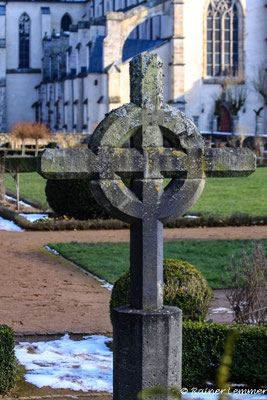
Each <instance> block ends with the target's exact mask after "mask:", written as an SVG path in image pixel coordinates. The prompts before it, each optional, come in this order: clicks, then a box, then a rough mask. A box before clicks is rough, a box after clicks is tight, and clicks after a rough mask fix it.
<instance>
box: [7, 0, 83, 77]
mask: <svg viewBox="0 0 267 400" xmlns="http://www.w3.org/2000/svg"><path fill="white" fill-rule="evenodd" d="M48 6H49V8H50V11H51V29H52V30H53V29H55V30H56V32H59V31H60V22H61V18H62V16H63V15H64V14H65V13H66V12H68V13H70V15H71V17H72V21H73V23H77V22H78V21H79V20H80V19H82V16H83V15H84V11H85V5H84V4H81V3H54V4H53V3H46V2H44V3H39V2H38V3H32V2H8V3H7V5H6V37H7V51H8V52H7V68H8V69H11V68H18V58H19V55H18V52H19V46H18V45H19V43H18V38H19V32H18V21H19V17H20V16H21V14H22V13H23V12H26V13H27V14H28V15H29V17H30V19H31V36H30V67H31V68H41V58H42V24H41V7H48ZM50 33H51V32H48V34H50Z"/></svg>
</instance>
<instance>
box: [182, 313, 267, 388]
mask: <svg viewBox="0 0 267 400" xmlns="http://www.w3.org/2000/svg"><path fill="white" fill-rule="evenodd" d="M233 330H234V331H236V332H237V341H236V344H235V347H234V357H233V361H232V368H231V382H233V383H237V384H245V385H247V386H248V387H249V388H259V387H266V385H267V327H266V326H259V327H254V326H248V325H224V324H215V323H212V322H204V323H202V322H192V321H184V323H183V369H182V374H183V378H182V382H183V383H182V385H183V387H186V388H188V389H190V388H193V387H198V388H201V387H206V382H207V381H210V382H212V383H216V376H217V372H218V368H219V365H220V362H221V358H222V355H223V353H224V349H225V344H226V340H227V338H228V336H229V334H230V333H231V332H232V331H233Z"/></svg>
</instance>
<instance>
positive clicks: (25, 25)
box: [19, 13, 31, 68]
mask: <svg viewBox="0 0 267 400" xmlns="http://www.w3.org/2000/svg"><path fill="white" fill-rule="evenodd" d="M30 30H31V20H30V17H29V16H28V14H26V13H23V14H22V15H21V16H20V18H19V68H29V67H30Z"/></svg>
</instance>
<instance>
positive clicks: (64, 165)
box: [37, 149, 96, 179]
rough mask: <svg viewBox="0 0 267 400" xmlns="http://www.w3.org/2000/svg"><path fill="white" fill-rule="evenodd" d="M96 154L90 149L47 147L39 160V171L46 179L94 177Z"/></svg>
mask: <svg viewBox="0 0 267 400" xmlns="http://www.w3.org/2000/svg"><path fill="white" fill-rule="evenodd" d="M95 158H96V157H95V154H94V153H93V152H92V151H90V150H88V149H59V150H54V149H46V150H44V151H43V152H42V153H41V154H40V155H39V156H38V160H37V172H38V173H39V174H40V175H42V176H43V177H44V178H46V179H93V178H94V175H95V171H94V167H93V166H94V165H95Z"/></svg>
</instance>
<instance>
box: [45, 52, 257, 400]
mask: <svg viewBox="0 0 267 400" xmlns="http://www.w3.org/2000/svg"><path fill="white" fill-rule="evenodd" d="M130 76H131V103H130V104H127V105H125V106H122V107H120V108H118V109H116V110H113V111H111V113H110V114H108V115H107V116H106V118H105V119H104V120H103V121H102V122H101V123H100V124H99V125H98V127H97V128H96V130H95V132H94V133H93V135H92V138H91V142H90V144H89V149H88V150H87V149H80V150H74V149H68V150H46V151H45V152H44V153H43V154H42V155H41V156H40V157H39V161H38V169H39V172H40V173H41V174H42V175H43V176H44V177H46V178H49V179H83V178H84V179H88V180H90V186H91V189H92V192H93V194H94V196H95V198H96V200H97V201H98V202H99V203H100V204H101V205H102V206H103V207H105V208H106V210H107V211H108V212H110V214H112V215H113V216H114V217H115V218H118V219H121V220H124V221H126V222H129V223H130V224H131V239H130V275H131V304H130V305H129V306H125V307H120V308H117V309H115V311H114V325H113V334H114V395H113V398H114V399H115V400H135V399H136V398H137V394H138V392H139V391H141V390H143V389H145V388H151V387H155V386H161V387H163V388H169V387H171V386H173V387H176V388H180V387H181V356H182V348H181V346H182V339H181V338H182V316H181V311H180V310H179V309H178V308H175V307H164V306H163V223H164V222H168V221H171V220H173V219H176V218H178V217H179V216H182V215H183V214H185V212H186V211H187V210H188V209H189V208H190V207H191V206H192V205H193V204H194V203H195V202H196V200H197V199H198V197H199V196H200V194H201V192H202V190H203V188H204V183H205V177H206V176H209V177H212V176H215V177H224V176H247V175H249V174H250V173H252V172H253V171H254V170H255V157H254V155H253V153H252V152H250V151H249V150H247V149H230V148H228V149H227V148H225V149H207V148H206V147H205V144H204V140H203V138H202V136H201V135H200V133H199V132H198V130H197V128H196V127H195V125H194V124H193V122H192V121H191V120H190V119H189V118H187V117H186V116H185V115H184V114H183V113H182V112H180V111H179V110H176V109H174V108H171V107H169V106H168V105H166V104H164V103H163V95H162V93H163V92H162V62H161V60H160V59H159V57H158V56H156V55H139V56H137V57H135V58H134V59H133V60H132V61H131V64H130ZM164 178H170V179H171V182H170V183H169V185H168V186H167V187H166V188H164ZM125 179H127V180H128V181H129V180H130V186H128V185H125ZM170 398H171V397H170V395H168V394H166V395H162V396H161V397H159V399H162V400H167V399H170Z"/></svg>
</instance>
